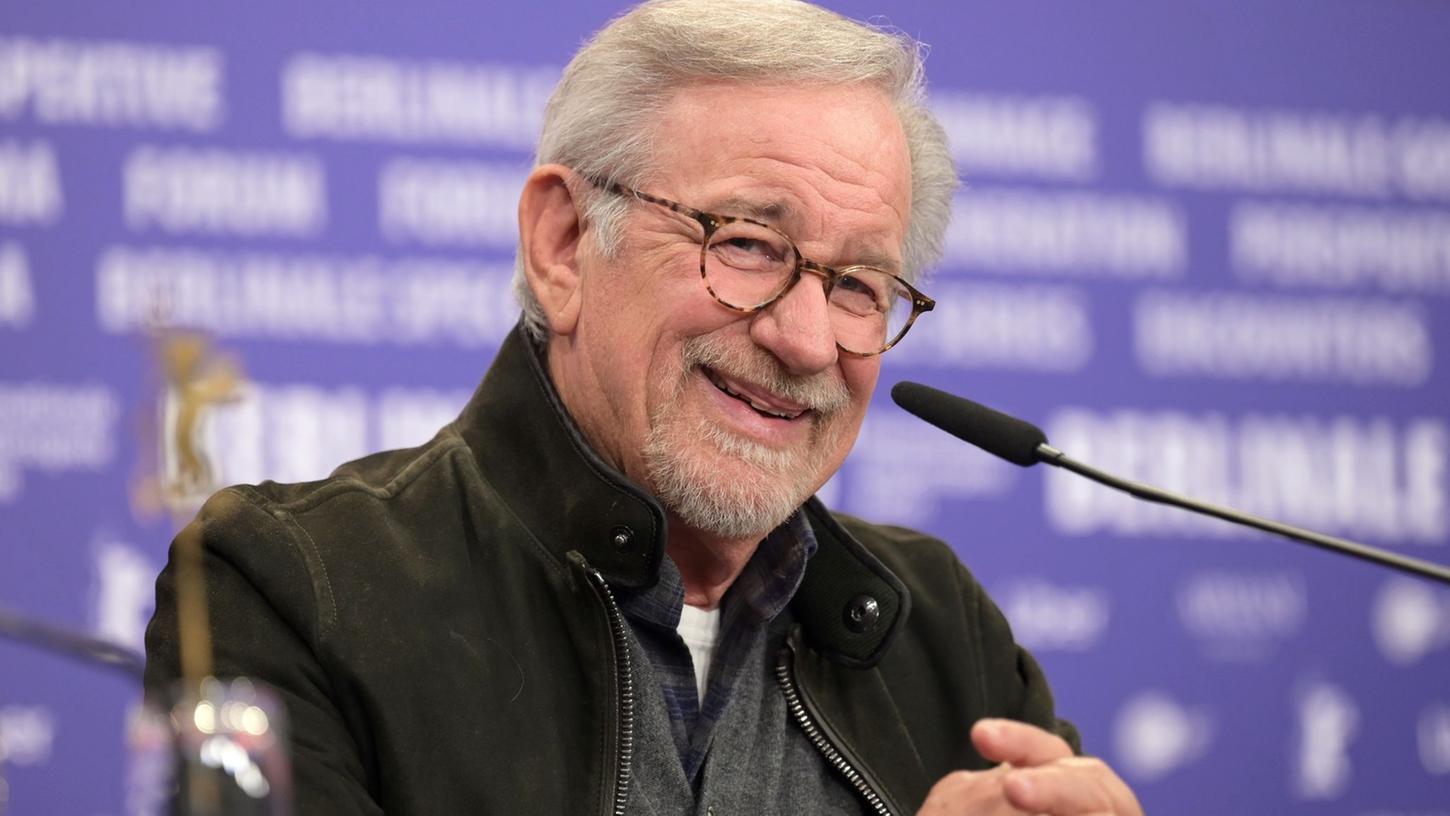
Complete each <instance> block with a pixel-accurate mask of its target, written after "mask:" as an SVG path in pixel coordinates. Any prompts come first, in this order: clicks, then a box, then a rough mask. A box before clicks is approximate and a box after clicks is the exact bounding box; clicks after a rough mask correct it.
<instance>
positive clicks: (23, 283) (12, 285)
mask: <svg viewBox="0 0 1450 816" xmlns="http://www.w3.org/2000/svg"><path fill="white" fill-rule="evenodd" d="M34 317H35V287H34V286H32V285H31V283H30V261H29V260H28V259H27V257H26V255H25V247H23V246H21V245H20V244H18V243H16V242H14V241H3V242H0V327H5V328H11V329H23V328H25V327H26V326H29V325H30V321H31V320H32V319H34Z"/></svg>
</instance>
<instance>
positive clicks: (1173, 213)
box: [942, 187, 1188, 280]
mask: <svg viewBox="0 0 1450 816" xmlns="http://www.w3.org/2000/svg"><path fill="white" fill-rule="evenodd" d="M1187 261H1188V223H1187V220H1186V219H1185V217H1184V215H1183V212H1182V211H1181V210H1180V209H1179V208H1178V205H1177V204H1175V203H1173V202H1172V201H1171V200H1170V199H1168V198H1164V197H1156V196H1146V195H1139V194H1127V193H1099V192H1079V191H1066V192H1060V191H1043V190H1029V189H1018V188H1006V187H974V188H973V189H972V191H971V193H969V194H964V195H962V196H959V197H958V198H957V199H956V201H955V202H953V204H952V220H951V224H950V225H949V226H948V227H947V233H946V238H945V243H944V244H943V255H942V263H943V265H946V266H961V267H970V268H972V269H973V270H977V269H981V270H984V271H991V272H1005V273H1010V274H1013V275H1025V274H1039V273H1045V274H1053V275H1064V276H1069V277H1082V276H1095V277H1106V278H1119V279H1131V280H1144V279H1146V280H1176V279H1178V278H1180V277H1182V275H1183V270H1184V267H1185V266H1186V264H1187Z"/></svg>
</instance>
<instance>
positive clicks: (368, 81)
mask: <svg viewBox="0 0 1450 816" xmlns="http://www.w3.org/2000/svg"><path fill="white" fill-rule="evenodd" d="M558 79H559V69H557V68H552V67H546V66H537V65H495V64H482V63H464V62H439V61H420V60H403V59H392V58H389V57H379V56H362V55H351V54H317V53H310V52H304V53H299V54H296V55H294V56H292V57H291V58H289V59H288V60H287V62H286V64H285V65H284V66H283V67H282V124H283V127H285V128H286V130H287V132H288V133H290V134H291V135H293V136H296V137H313V138H327V139H344V140H369V141H387V142H405V143H415V144H417V143H441V144H464V145H473V146H494V147H505V148H515V149H520V150H531V149H533V147H534V140H535V139H536V138H537V137H538V134H539V129H540V127H541V126H542V125H543V121H544V103H545V102H546V101H547V100H548V96H549V93H550V91H552V90H553V88H554V83H555V82H557V81H558Z"/></svg>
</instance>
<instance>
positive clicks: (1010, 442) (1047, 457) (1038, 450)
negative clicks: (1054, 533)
mask: <svg viewBox="0 0 1450 816" xmlns="http://www.w3.org/2000/svg"><path fill="white" fill-rule="evenodd" d="M891 399H892V400H894V401H895V402H896V404H897V405H899V406H901V407H902V408H903V409H905V410H906V411H907V412H908V413H911V414H913V415H915V416H916V417H918V418H919V419H924V420H926V421H927V422H929V423H931V424H932V425H935V426H936V427H938V428H940V429H942V430H943V431H946V432H947V433H949V434H951V435H952V436H955V437H957V438H958V439H961V440H963V441H965V442H970V443H971V444H973V445H976V446H977V447H979V448H981V449H983V450H985V451H987V452H988V453H990V454H993V455H994V456H998V457H1001V458H1002V459H1006V460H1007V461H1009V462H1011V463H1013V464H1015V465H1021V466H1023V467H1030V466H1032V465H1035V464H1037V463H1038V462H1046V463H1047V464H1049V465H1052V466H1054V467H1060V468H1062V469H1063V470H1069V471H1072V472H1073V473H1076V474H1078V475H1079V476H1083V477H1086V478H1088V479H1091V480H1093V481H1095V482H1097V483H1099V484H1102V485H1106V486H1108V487H1111V488H1113V489H1114V490H1121V491H1123V492H1124V493H1127V494H1129V495H1131V496H1133V497H1135V498H1138V499H1142V500H1144V501H1150V502H1154V503H1156V504H1166V505H1170V506H1172V507H1177V508H1180V509H1183V510H1189V511H1191V512H1194V513H1200V514H1202V515H1205V516H1212V517H1214V518H1218V519H1222V520H1224V521H1228V522H1232V523H1234V524H1240V525H1243V526H1245V527H1252V528H1254V529H1256V530H1263V531H1265V532H1269V533H1274V534H1276V535H1280V536H1283V537H1285V538H1288V539H1291V540H1293V541H1299V542H1301V543H1305V544H1311V545H1313V546H1316V547H1319V548H1321V549H1326V550H1329V551H1331V552H1337V553H1339V554H1341V555H1347V556H1350V557H1352V558H1358V559H1360V560H1362V561H1369V562H1370V563H1373V564H1379V565H1380V566H1383V567H1389V568H1391V569H1397V570H1400V571H1402V572H1407V573H1410V574H1411V575H1416V576H1419V577H1421V578H1429V579H1431V580H1434V581H1440V582H1441V583H1445V584H1450V568H1447V567H1445V566H1444V565H1441V564H1436V563H1433V562H1430V561H1422V560H1420V559H1418V558H1410V557H1408V556H1404V555H1400V554H1398V553H1393V552H1390V551H1388V550H1382V549H1379V548H1376V547H1371V546H1369V545H1367V544H1360V543H1358V542H1354V541H1349V540H1348V539H1343V538H1335V537H1334V536H1329V535H1325V534H1323V533H1316V532H1314V531H1313V530H1306V529H1304V528H1302V527H1295V526H1293V525H1290V524H1284V523H1282V522H1278V521H1274V520H1272V519H1266V518H1263V517H1260V516H1255V515H1252V514H1250V513H1245V512H1243V511H1241V510H1235V509H1233V508H1231V507H1224V506H1221V505H1216V504H1209V503H1208V502H1203V501H1199V500H1198V499H1194V498H1190V497H1188V496H1184V495H1181V494H1178V493H1173V492H1171V491H1167V490H1163V489H1161V488H1157V487H1154V486H1152V485H1148V484H1143V483H1142V482H1135V481H1133V480H1131V479H1124V478H1122V477H1120V476H1114V475H1113V474H1111V473H1108V472H1106V471H1102V470H1098V469H1097V468H1095V467H1092V466H1090V465H1086V464H1084V463H1082V462H1078V461H1076V460H1074V459H1072V458H1070V457H1068V456H1067V454H1065V453H1063V452H1062V451H1060V450H1058V449H1057V448H1054V447H1052V446H1051V445H1049V444H1047V434H1045V433H1043V432H1042V429H1041V428H1038V427H1037V426H1036V425H1033V424H1032V423H1030V422H1027V421H1026V420H1022V419H1018V418H1017V417H1014V416H1010V415H1008V414H1004V413H1002V412H1001V411H995V410H993V409H991V408H988V407H987V406H985V405H981V404H978V403H975V402H972V401H971V400H969V399H966V398H964V397H959V396H956V395H955V394H948V393H947V392H945V391H940V390H938V389H935V388H932V387H930V386H927V385H922V384H921V383H914V382H907V381H904V380H903V381H902V382H899V383H897V384H896V385H895V386H893V387H892V389H891Z"/></svg>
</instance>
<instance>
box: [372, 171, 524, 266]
mask: <svg viewBox="0 0 1450 816" xmlns="http://www.w3.org/2000/svg"><path fill="white" fill-rule="evenodd" d="M527 175H528V166H527V163H525V162H522V161H519V162H513V163H506V162H476V161H441V160H435V159H418V158H410V157H404V158H398V159H392V160H389V161H388V162H387V163H385V164H384V165H383V167H382V169H381V170H379V171H378V231H379V232H380V233H382V235H383V237H384V238H386V239H387V240H389V241H392V242H394V243H400V244H401V243H416V244H422V245H424V246H488V247H497V248H503V249H509V250H512V249H513V248H514V247H515V246H517V245H518V242H519V204H518V202H519V193H520V191H522V190H523V188H524V179H525V177H527Z"/></svg>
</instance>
